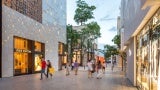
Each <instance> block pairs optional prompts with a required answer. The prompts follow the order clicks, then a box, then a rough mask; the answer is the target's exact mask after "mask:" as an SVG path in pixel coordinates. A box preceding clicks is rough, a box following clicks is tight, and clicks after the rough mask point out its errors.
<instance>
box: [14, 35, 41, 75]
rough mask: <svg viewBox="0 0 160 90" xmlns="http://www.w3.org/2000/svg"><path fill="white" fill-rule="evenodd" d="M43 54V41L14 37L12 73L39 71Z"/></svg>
mask: <svg viewBox="0 0 160 90" xmlns="http://www.w3.org/2000/svg"><path fill="white" fill-rule="evenodd" d="M43 55H44V44H43V43H40V42H37V41H33V40H28V39H24V38H21V37H14V75H21V74H31V73H36V72H39V71H40V70H41V67H40V66H41V57H42V56H43Z"/></svg>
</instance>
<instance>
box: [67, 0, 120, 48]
mask: <svg viewBox="0 0 160 90" xmlns="http://www.w3.org/2000/svg"><path fill="white" fill-rule="evenodd" d="M76 1H77V0H67V24H71V25H73V26H78V25H77V24H76V22H75V21H74V15H75V10H76V8H77V6H76ZM85 2H86V3H87V4H88V5H94V6H96V10H94V19H91V20H89V21H88V22H91V21H96V22H97V23H98V25H99V26H100V28H101V29H100V32H101V37H100V38H98V48H99V49H103V47H104V45H106V44H109V45H114V43H113V42H112V39H113V37H114V36H115V35H116V34H117V17H118V16H119V15H120V10H119V8H120V2H121V0H85Z"/></svg>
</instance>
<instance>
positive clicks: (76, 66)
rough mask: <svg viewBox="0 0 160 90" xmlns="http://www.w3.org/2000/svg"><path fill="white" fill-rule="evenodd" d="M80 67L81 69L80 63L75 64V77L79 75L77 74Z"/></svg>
mask: <svg viewBox="0 0 160 90" xmlns="http://www.w3.org/2000/svg"><path fill="white" fill-rule="evenodd" d="M78 67H79V65H78V62H77V60H76V61H75V62H74V70H75V75H77V73H78Z"/></svg>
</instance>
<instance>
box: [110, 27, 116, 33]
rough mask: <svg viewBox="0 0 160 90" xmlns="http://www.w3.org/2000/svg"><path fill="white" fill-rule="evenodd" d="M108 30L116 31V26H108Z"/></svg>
mask: <svg viewBox="0 0 160 90" xmlns="http://www.w3.org/2000/svg"><path fill="white" fill-rule="evenodd" d="M109 31H111V32H112V31H117V28H116V27H115V26H114V27H112V28H110V29H109Z"/></svg>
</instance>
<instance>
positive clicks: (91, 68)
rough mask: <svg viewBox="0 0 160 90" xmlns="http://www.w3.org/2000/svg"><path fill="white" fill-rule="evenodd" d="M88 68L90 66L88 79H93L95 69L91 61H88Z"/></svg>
mask: <svg viewBox="0 0 160 90" xmlns="http://www.w3.org/2000/svg"><path fill="white" fill-rule="evenodd" d="M87 66H88V78H92V71H93V67H92V62H91V60H88V63H87Z"/></svg>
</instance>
